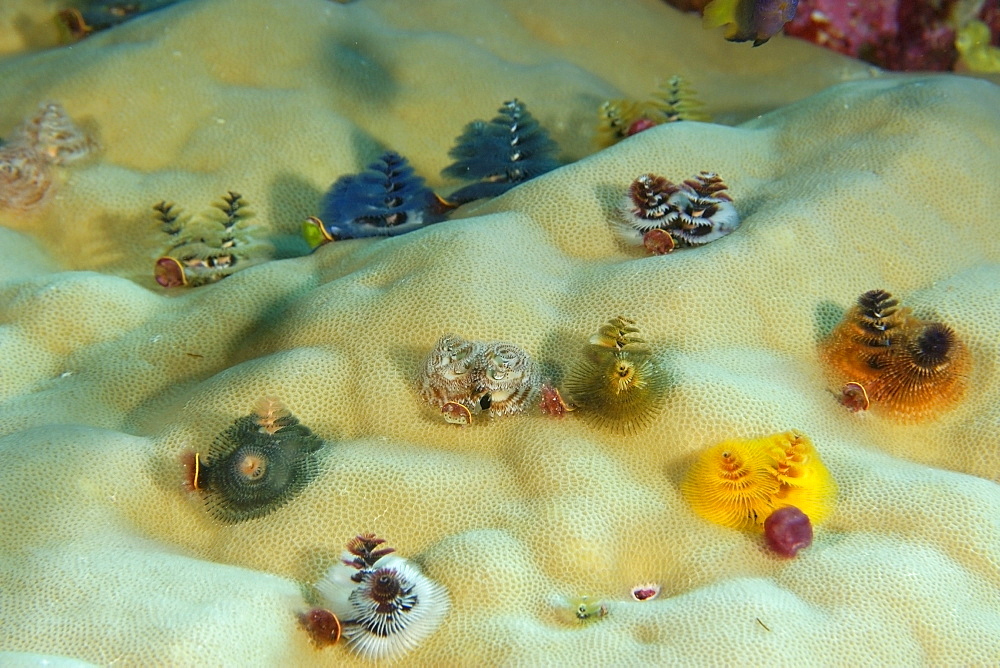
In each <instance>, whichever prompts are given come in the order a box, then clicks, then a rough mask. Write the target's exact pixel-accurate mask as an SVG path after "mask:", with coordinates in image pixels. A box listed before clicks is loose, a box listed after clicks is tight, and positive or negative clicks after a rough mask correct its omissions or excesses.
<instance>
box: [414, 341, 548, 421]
mask: <svg viewBox="0 0 1000 668" xmlns="http://www.w3.org/2000/svg"><path fill="white" fill-rule="evenodd" d="M540 389H541V372H540V370H539V368H538V365H537V364H536V363H535V361H534V360H533V359H532V358H531V357H530V356H529V355H528V354H527V353H526V352H525V351H524V350H522V349H521V348H520V347H518V346H516V345H514V344H513V343H507V342H505V341H489V342H484V341H469V340H466V339H464V338H462V337H461V336H458V335H457V334H446V335H445V336H442V337H441V338H440V339H439V340H438V342H437V344H436V345H435V346H434V348H433V350H431V352H430V354H428V356H427V358H426V359H425V360H424V363H423V368H422V370H421V376H420V394H421V396H422V397H423V399H424V401H426V402H427V403H429V404H430V405H432V406H434V407H436V408H440V409H441V411H442V415H443V417H444V418H445V420H447V421H448V422H454V423H456V424H469V423H470V422H471V421H472V416H473V415H475V414H478V413H486V414H488V415H489V416H491V417H502V416H506V415H513V414H515V413H520V412H522V411H523V410H524V409H525V408H526V407H527V406H529V405H530V404H531V402H532V401H533V400H534V399H535V397H536V396H537V395H538V392H539V390H540Z"/></svg>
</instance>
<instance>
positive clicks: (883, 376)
mask: <svg viewBox="0 0 1000 668" xmlns="http://www.w3.org/2000/svg"><path fill="white" fill-rule="evenodd" d="M821 355H822V357H823V359H824V361H825V362H826V364H827V366H828V368H829V369H830V370H831V372H832V374H833V376H834V378H835V382H836V383H837V384H838V385H839V386H840V387H841V388H842V389H841V400H842V402H843V403H844V404H845V405H847V406H848V407H849V408H851V409H852V410H854V411H858V410H866V409H868V407H869V405H871V406H872V407H873V408H875V409H877V410H880V411H882V412H884V413H885V414H887V415H888V416H890V417H892V418H895V419H898V420H902V421H912V422H916V421H921V420H926V419H928V418H930V417H933V416H934V415H936V414H938V413H940V412H941V411H944V410H946V409H948V408H950V407H951V406H953V405H954V404H956V403H957V402H958V401H959V400H960V399H961V398H962V397H963V396H964V395H965V391H966V387H967V384H968V374H969V371H970V369H971V358H970V356H969V351H968V348H967V347H966V346H965V344H964V343H963V342H962V340H961V339H960V338H959V337H958V334H956V333H955V331H954V330H953V329H952V328H951V327H949V326H948V325H946V324H944V323H941V322H933V321H926V320H922V319H920V318H917V317H915V316H913V315H912V314H911V312H910V309H909V308H905V307H901V306H900V305H899V301H898V300H897V299H895V298H894V297H893V296H892V295H891V294H889V293H888V292H886V291H885V290H869V291H868V292H865V293H864V294H862V295H861V296H860V297H858V300H857V303H856V304H855V305H854V306H853V307H852V308H850V309H849V310H848V311H847V313H846V314H845V315H844V318H843V320H842V321H841V322H840V324H839V325H837V327H836V328H834V330H833V331H832V332H831V334H830V335H829V336H828V337H827V339H826V340H825V341H824V342H823V345H822V350H821Z"/></svg>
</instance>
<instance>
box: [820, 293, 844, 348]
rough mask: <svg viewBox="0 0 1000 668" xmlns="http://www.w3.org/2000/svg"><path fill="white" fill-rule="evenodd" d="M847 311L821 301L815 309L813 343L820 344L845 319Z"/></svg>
mask: <svg viewBox="0 0 1000 668" xmlns="http://www.w3.org/2000/svg"><path fill="white" fill-rule="evenodd" d="M844 313H846V310H845V309H844V308H843V307H841V306H838V305H837V304H835V303H834V302H831V301H821V302H819V303H817V304H816V306H815V307H814V308H813V341H814V342H815V343H819V342H820V341H822V340H824V339H825V338H827V337H828V336H830V332H832V331H833V328H834V327H836V326H837V323H839V322H840V321H841V320H842V319H843V318H844Z"/></svg>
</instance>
